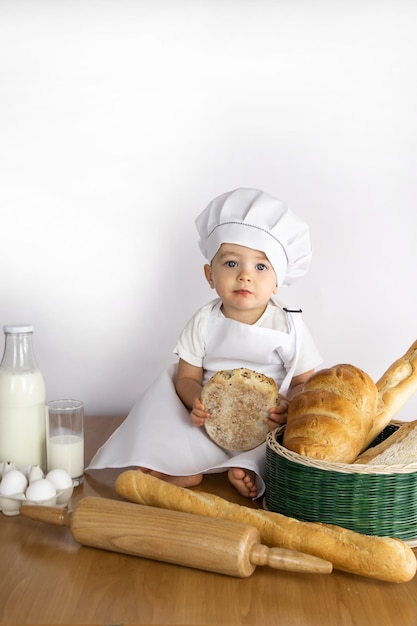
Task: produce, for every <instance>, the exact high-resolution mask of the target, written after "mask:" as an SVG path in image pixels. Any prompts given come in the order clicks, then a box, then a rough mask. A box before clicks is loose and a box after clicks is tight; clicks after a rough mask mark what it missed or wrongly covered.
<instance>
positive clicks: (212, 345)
mask: <svg viewBox="0 0 417 626" xmlns="http://www.w3.org/2000/svg"><path fill="white" fill-rule="evenodd" d="M298 321H300V323H301V316H300V315H299V314H298V315H297V314H294V315H293V314H291V313H288V324H289V328H290V332H289V333H284V332H281V331H277V330H271V329H268V328H261V327H257V326H250V325H247V324H241V323H239V322H235V321H234V320H230V319H228V318H224V317H218V316H217V307H215V308H214V309H213V311H212V313H211V315H210V317H209V321H208V327H207V353H208V354H209V356H208V357H206V358H205V360H204V369H205V371H206V375H205V378H204V382H205V381H206V380H208V378H210V376H211V375H212V374H214V373H215V372H216V371H220V370H223V369H234V368H237V367H247V368H249V369H252V370H254V371H258V372H261V373H263V374H265V375H267V376H270V377H271V378H274V379H275V380H276V382H277V383H278V385H279V388H280V393H281V394H282V395H284V396H285V395H286V393H287V391H288V388H289V385H290V383H291V379H292V377H293V374H294V369H295V365H296V356H297V354H298V349H297V344H298V338H299V336H300V334H301V333H300V332H297V330H296V326H297V325H298V324H297V323H298ZM278 348H279V353H280V354H281V358H282V359H283V360H284V362H285V363H286V368H287V373H286V375H285V377H283V374H282V371H283V370H282V360H281V358H280V356H279V355H278V353H277V349H278ZM242 355H243V356H244V358H243V359H242ZM176 370H177V365H176V364H174V365H171V366H170V367H169V368H167V369H166V370H164V371H163V372H162V373H161V374H160V375H159V376H158V378H157V379H156V380H155V381H154V383H153V384H152V385H151V386H150V387H149V388H148V389H147V390H146V391H145V392H144V394H143V395H142V397H141V398H140V399H139V400H138V402H137V403H136V404H135V405H134V406H133V408H132V409H131V411H130V413H129V415H128V416H127V417H126V419H125V420H124V422H123V423H122V424H121V425H120V427H119V428H118V429H117V430H116V431H115V432H114V433H113V434H112V435H111V437H110V438H109V439H108V440H107V442H106V443H105V444H104V445H103V446H102V447H101V448H100V449H99V450H98V452H97V453H96V455H95V456H94V458H93V459H92V461H91V463H90V464H89V466H88V467H87V468H86V469H87V470H89V469H104V468H108V467H129V466H140V467H147V468H149V469H151V470H156V471H158V472H162V473H164V474H168V475H170V476H191V475H194V474H208V473H214V472H224V471H227V470H228V469H229V468H231V467H240V468H244V469H247V470H251V471H253V472H255V474H256V481H257V487H258V496H257V497H260V496H261V495H262V494H263V493H264V491H265V483H264V480H263V476H264V475H265V457H266V444H265V443H263V444H261V445H259V446H257V447H256V448H254V449H252V450H248V451H246V452H237V453H236V452H233V451H230V450H224V449H223V448H220V447H219V446H218V445H217V444H215V443H214V442H213V441H211V439H209V437H208V435H207V434H206V431H205V429H204V427H201V428H198V427H196V426H194V424H193V423H192V421H191V419H190V415H189V410H188V409H187V408H186V407H185V406H184V405H183V403H182V402H181V400H180V399H179V397H178V396H177V393H176V391H175V387H174V380H175V374H176ZM277 373H278V376H279V378H280V379H279V380H277ZM283 378H284V379H283Z"/></svg>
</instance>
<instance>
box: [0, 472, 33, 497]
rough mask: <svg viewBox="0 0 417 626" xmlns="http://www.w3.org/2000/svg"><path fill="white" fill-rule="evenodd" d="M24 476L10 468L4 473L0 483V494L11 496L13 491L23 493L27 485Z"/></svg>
mask: <svg viewBox="0 0 417 626" xmlns="http://www.w3.org/2000/svg"><path fill="white" fill-rule="evenodd" d="M27 484H28V481H27V478H26V476H25V475H24V474H23V473H22V472H20V471H19V470H17V469H11V470H9V471H8V472H6V473H5V474H3V478H2V479H1V483H0V494H1V495H3V496H12V495H14V494H15V493H23V492H24V491H25V489H26V487H27Z"/></svg>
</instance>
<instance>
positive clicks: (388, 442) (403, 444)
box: [355, 420, 417, 465]
mask: <svg viewBox="0 0 417 626" xmlns="http://www.w3.org/2000/svg"><path fill="white" fill-rule="evenodd" d="M355 463H362V464H365V465H408V464H410V463H417V420H415V421H413V422H407V423H405V424H403V425H402V426H400V427H399V428H398V430H397V431H396V432H395V433H394V434H393V435H391V436H390V437H388V438H387V439H385V441H383V442H382V443H380V444H378V445H377V446H374V447H373V448H369V449H368V450H366V451H365V452H363V453H362V454H361V455H359V456H358V458H357V460H356V461H355Z"/></svg>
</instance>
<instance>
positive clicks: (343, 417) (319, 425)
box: [283, 364, 378, 463]
mask: <svg viewBox="0 0 417 626" xmlns="http://www.w3.org/2000/svg"><path fill="white" fill-rule="evenodd" d="M377 401H378V389H377V386H376V384H375V383H374V381H373V380H372V379H371V378H370V377H369V376H368V374H366V373H365V372H364V371H362V370H361V369H359V368H358V367H355V366H354V365H347V364H340V365H335V366H333V367H329V368H327V369H323V370H319V371H318V372H316V373H315V374H313V376H311V378H310V379H309V380H308V381H307V382H306V383H305V385H304V388H303V391H301V392H300V393H298V394H297V395H296V396H294V398H292V400H291V401H290V403H289V406H288V420H287V426H286V428H285V432H284V439H283V445H284V446H285V447H286V448H288V449H289V450H292V451H293V452H297V453H298V454H301V455H303V456H308V457H310V458H314V459H319V460H326V461H331V462H336V463H352V462H353V461H354V460H355V459H356V457H357V456H358V454H359V453H360V452H361V451H362V450H363V448H364V446H365V441H366V439H367V435H368V433H369V431H370V430H371V428H372V426H373V420H374V418H375V414H376V407H377Z"/></svg>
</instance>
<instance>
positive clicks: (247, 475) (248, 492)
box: [228, 467, 258, 498]
mask: <svg viewBox="0 0 417 626" xmlns="http://www.w3.org/2000/svg"><path fill="white" fill-rule="evenodd" d="M228 478H229V481H230V483H231V484H232V485H233V487H234V488H235V489H237V490H238V492H239V493H240V494H241V495H242V496H244V497H245V498H256V496H257V495H258V489H257V487H256V482H255V472H250V471H249V470H247V469H242V468H241V467H232V468H231V469H230V470H229V472H228Z"/></svg>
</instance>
